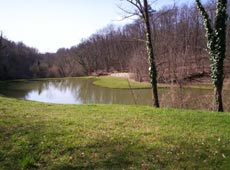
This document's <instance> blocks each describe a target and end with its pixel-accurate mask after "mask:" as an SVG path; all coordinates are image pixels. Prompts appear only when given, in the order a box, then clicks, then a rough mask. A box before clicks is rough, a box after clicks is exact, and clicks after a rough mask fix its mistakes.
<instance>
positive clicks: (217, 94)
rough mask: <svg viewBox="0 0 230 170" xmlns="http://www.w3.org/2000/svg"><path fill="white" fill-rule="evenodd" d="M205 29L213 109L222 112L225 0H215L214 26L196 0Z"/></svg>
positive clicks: (198, 0)
mask: <svg viewBox="0 0 230 170" xmlns="http://www.w3.org/2000/svg"><path fill="white" fill-rule="evenodd" d="M196 4H197V8H198V9H199V11H200V13H201V15H202V17H203V24H204V28H205V31H206V38H207V48H208V52H209V59H210V68H211V80H212V83H213V85H214V101H213V110H214V111H219V112H223V111H224V108H223V100H222V89H223V82H224V58H225V52H226V20H227V10H226V8H227V0H217V2H216V18H215V23H214V26H212V24H211V20H210V17H209V15H208V13H207V12H206V10H205V8H204V7H203V5H202V4H201V2H200V0H196Z"/></svg>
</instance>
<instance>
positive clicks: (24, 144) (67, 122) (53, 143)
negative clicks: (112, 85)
mask: <svg viewBox="0 0 230 170" xmlns="http://www.w3.org/2000/svg"><path fill="white" fill-rule="evenodd" d="M0 169H1V170H2V169H4V170H5V169H9V170H12V169H14V170H16V169H68V170H69V169H70V170H71V169H132V170H133V169H137V170H139V169H168V170H175V169H187V170H188V169H201V170H205V169H207V170H210V169H218V170H221V169H226V170H229V169H230V114H229V113H211V112H203V111H185V110H176V109H154V108H150V107H139V106H138V107H136V106H123V105H54V104H43V103H38V102H31V101H23V100H17V99H9V98H4V97H0Z"/></svg>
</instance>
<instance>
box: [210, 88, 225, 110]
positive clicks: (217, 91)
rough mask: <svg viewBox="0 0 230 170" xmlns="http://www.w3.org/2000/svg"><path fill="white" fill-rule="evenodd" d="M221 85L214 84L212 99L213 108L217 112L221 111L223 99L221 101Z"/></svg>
mask: <svg viewBox="0 0 230 170" xmlns="http://www.w3.org/2000/svg"><path fill="white" fill-rule="evenodd" d="M222 88H223V87H222V86H218V85H215V88H214V101H213V110H214V111H218V112H223V111H224V107H223V101H222Z"/></svg>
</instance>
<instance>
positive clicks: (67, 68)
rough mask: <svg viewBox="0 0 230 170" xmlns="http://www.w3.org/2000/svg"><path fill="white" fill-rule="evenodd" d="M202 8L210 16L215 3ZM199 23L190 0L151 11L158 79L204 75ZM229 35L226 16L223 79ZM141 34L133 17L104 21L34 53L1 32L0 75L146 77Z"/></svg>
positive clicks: (229, 63) (229, 62)
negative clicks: (76, 39)
mask: <svg viewBox="0 0 230 170" xmlns="http://www.w3.org/2000/svg"><path fill="white" fill-rule="evenodd" d="M206 7H207V9H208V12H209V14H210V16H211V17H212V20H214V16H215V4H214V3H211V2H210V3H208V4H206ZM76 22H77V21H76ZM60 24H61V23H60ZM202 24H203V23H202V18H201V16H200V14H199V11H198V10H197V9H196V7H195V5H194V6H187V5H182V6H173V7H172V6H169V7H163V8H162V9H161V10H159V11H157V12H155V13H153V14H152V16H151V28H152V33H153V34H152V36H153V37H152V38H153V41H154V42H153V44H154V48H155V55H156V64H157V69H158V82H162V83H169V82H178V83H180V82H184V81H191V80H199V81H203V80H209V72H210V71H209V59H208V53H207V51H206V40H205V36H204V30H203V25H202ZM76 31H77V30H76ZM229 34H230V21H229V20H228V22H227V53H226V61H225V78H228V77H230V38H229V37H230V35H229ZM144 36H145V34H144V26H143V24H142V22H141V21H140V20H138V19H137V20H135V21H134V22H133V23H132V24H127V25H125V26H123V27H117V26H114V25H109V26H107V27H106V28H103V29H101V30H100V31H97V32H96V33H95V34H93V35H92V36H91V37H89V38H88V39H85V40H83V41H82V42H81V43H80V44H78V45H76V46H73V47H71V48H70V49H64V48H60V49H59V50H58V51H57V52H56V53H46V54H40V53H39V52H38V51H37V50H36V49H34V48H30V47H27V46H26V45H24V44H23V43H21V42H20V43H15V42H12V41H10V40H7V38H6V37H4V33H3V36H2V38H1V43H0V73H1V74H0V80H7V79H17V78H38V77H39V78H40V77H75V76H85V75H102V74H107V73H110V72H132V73H134V75H135V77H134V78H135V79H136V80H138V81H147V80H148V77H149V76H148V64H147V58H146V56H147V55H146V52H145V42H144V41H143V39H144Z"/></svg>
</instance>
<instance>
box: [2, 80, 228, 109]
mask: <svg viewBox="0 0 230 170" xmlns="http://www.w3.org/2000/svg"><path fill="white" fill-rule="evenodd" d="M92 81H93V79H90V80H88V79H65V80H50V81H27V82H20V83H18V82H17V83H13V82H12V84H6V87H1V89H0V90H1V92H0V93H1V94H3V95H6V96H9V97H16V98H24V99H25V96H27V95H28V94H29V93H30V92H36V93H37V94H42V92H44V91H48V92H49V93H50V94H52V93H55V92H52V89H56V90H58V91H60V92H62V94H63V95H65V93H68V94H69V93H71V95H72V96H73V97H74V99H75V101H76V103H79V104H82V103H83V104H94V103H95V104H96V103H103V104H135V102H134V99H133V95H132V93H131V91H130V90H127V89H126V90H121V89H109V88H102V87H99V86H95V85H93V84H92ZM133 93H134V96H135V100H136V103H137V104H138V105H151V91H150V90H149V89H139V90H133ZM54 95H55V94H54ZM159 96H160V99H161V104H162V106H164V107H175V108H184V109H211V105H210V100H212V90H201V89H183V88H164V89H159ZM229 96H230V90H225V91H224V101H225V103H224V105H225V108H226V111H227V110H228V111H230V98H229ZM58 97H59V98H60V99H61V98H62V97H63V96H58ZM67 102H68V101H67Z"/></svg>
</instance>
